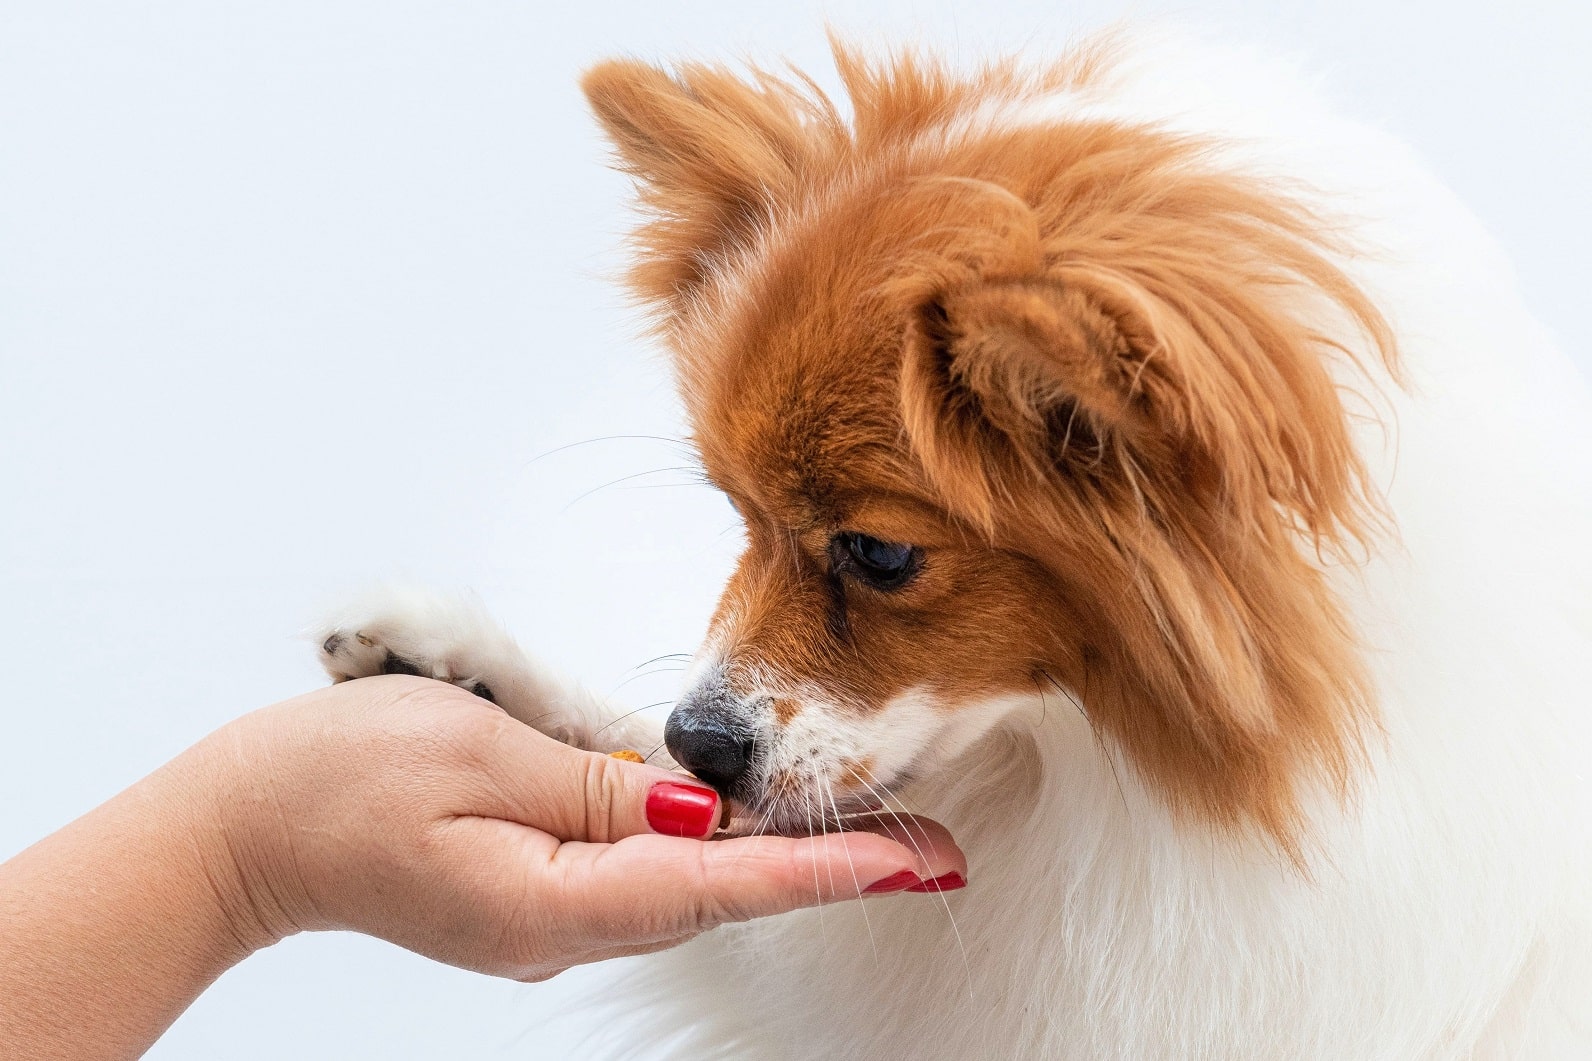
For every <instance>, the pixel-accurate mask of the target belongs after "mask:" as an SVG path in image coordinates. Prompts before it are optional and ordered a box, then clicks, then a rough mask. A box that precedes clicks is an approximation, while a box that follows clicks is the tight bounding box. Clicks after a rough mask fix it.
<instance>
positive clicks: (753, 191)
mask: <svg viewBox="0 0 1592 1061" xmlns="http://www.w3.org/2000/svg"><path fill="white" fill-rule="evenodd" d="M581 87H582V89H583V90H584V91H585V93H586V98H587V100H588V101H589V102H590V103H591V106H592V109H593V111H595V112H596V115H597V118H598V120H599V121H601V123H602V125H603V128H604V129H605V130H606V132H607V134H608V137H609V139H610V140H611V141H612V142H613V145H614V148H615V151H616V154H617V157H618V163H619V166H620V168H621V169H623V170H625V171H626V172H628V173H629V174H631V176H633V177H634V178H635V180H636V186H637V194H638V197H639V199H640V201H641V205H642V207H643V208H644V209H645V210H646V211H647V212H648V213H649V214H650V215H651V216H650V219H649V221H648V222H647V223H645V224H644V225H643V226H642V227H641V229H640V230H639V231H638V232H637V234H636V242H637V244H638V250H639V261H638V263H637V265H636V266H635V268H634V269H633V271H632V273H631V281H632V283H633V284H634V286H635V288H636V290H637V292H638V293H639V294H640V295H641V296H642V297H643V298H644V299H648V300H653V301H657V302H660V303H664V304H665V305H668V304H672V303H674V302H675V301H676V300H678V299H680V298H681V297H684V296H687V295H689V293H690V292H691V291H692V290H693V289H694V288H695V287H696V286H697V285H698V284H700V283H701V282H702V280H703V279H704V278H705V277H706V276H708V275H709V274H710V273H711V271H712V270H713V269H714V268H715V267H716V265H717V264H718V263H719V262H720V261H722V260H723V259H724V258H725V257H726V256H727V255H729V254H732V253H733V252H734V251H735V250H736V249H737V248H738V247H741V246H744V245H746V244H747V243H749V242H750V241H751V240H752V239H754V238H755V237H756V235H757V233H758V232H759V230H760V229H761V228H762V227H763V225H764V224H765V223H766V222H767V220H768V218H769V216H770V213H771V212H772V211H773V210H774V209H776V208H777V205H778V204H779V202H780V201H781V199H782V198H783V196H784V195H785V194H787V193H788V192H789V191H790V190H791V189H792V188H793V186H794V185H795V184H796V183H797V181H798V179H799V177H800V175H801V174H802V173H803V171H804V169H805V168H806V167H807V166H808V165H810V164H811V163H812V162H813V161H814V160H815V159H817V158H818V157H820V156H822V155H823V154H824V153H825V152H826V151H827V150H832V149H834V148H835V147H837V146H838V145H839V144H840V143H842V142H843V141H844V139H845V135H846V134H845V131H844V128H843V126H842V124H841V122H840V120H839V118H838V116H837V115H836V114H835V113H834V111H833V108H832V107H830V105H829V103H828V101H827V100H826V99H824V98H823V96H822V95H821V94H819V93H817V92H812V93H804V92H801V91H799V90H798V89H797V87H795V86H793V85H792V84H790V83H789V82H786V81H781V80H779V79H777V78H774V77H771V76H768V75H766V74H763V73H761V72H758V71H753V72H752V73H751V74H750V75H749V77H748V78H742V77H739V76H737V75H736V74H734V73H732V72H730V71H728V70H725V69H722V68H719V67H713V66H706V65H695V64H693V65H684V66H681V67H678V68H677V69H675V70H674V71H673V72H670V71H666V70H662V69H659V68H658V67H655V66H650V65H648V64H647V63H643V62H639V61H635V60H613V61H609V62H605V63H601V64H599V65H597V66H595V67H593V68H592V69H590V70H588V71H587V72H586V75H585V77H584V78H583V79H582V81H581Z"/></svg>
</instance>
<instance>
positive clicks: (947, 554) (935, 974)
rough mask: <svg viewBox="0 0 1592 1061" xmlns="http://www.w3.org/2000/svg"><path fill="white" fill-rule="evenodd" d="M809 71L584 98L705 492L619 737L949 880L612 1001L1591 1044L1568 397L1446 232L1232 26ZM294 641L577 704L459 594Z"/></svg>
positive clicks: (1329, 1054)
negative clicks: (649, 707)
mask: <svg viewBox="0 0 1592 1061" xmlns="http://www.w3.org/2000/svg"><path fill="white" fill-rule="evenodd" d="M835 54H836V60H837V64H838V66H839V70H840V75H841V79H842V81H843V82H844V86H845V93H846V97H847V100H846V103H847V104H848V106H846V107H844V108H843V107H842V106H841V105H839V104H837V103H835V102H833V101H832V100H831V99H830V98H828V97H827V96H826V95H824V94H823V93H822V92H821V91H819V90H818V89H817V88H816V87H815V86H814V85H813V84H812V83H811V82H810V81H808V80H807V79H805V78H802V77H800V76H795V75H790V76H781V75H775V74H772V73H767V72H760V71H752V72H751V73H749V74H744V75H737V74H735V73H733V72H730V71H727V70H725V69H721V68H717V67H712V66H706V65H682V66H679V67H676V68H674V69H673V70H672V71H665V70H662V69H658V68H655V67H653V66H650V65H647V64H644V63H640V62H631V61H619V62H612V63H608V64H605V65H602V66H599V67H598V68H596V69H594V70H592V71H591V72H590V73H589V74H588V76H587V78H586V81H585V89H586V93H587V95H588V97H589V99H590V100H591V103H592V105H593V107H594V109H595V111H596V113H597V115H598V117H599V119H600V120H601V122H602V124H603V126H604V128H605V129H606V130H607V132H608V134H609V136H610V137H611V139H612V141H613V143H614V146H615V148H616V150H617V154H618V159H619V162H620V164H621V165H622V166H623V167H624V169H625V170H627V171H628V172H629V173H631V174H632V175H633V176H634V178H635V180H636V183H637V187H638V190H639V197H640V202H641V205H642V207H643V208H644V210H645V211H646V212H647V219H646V220H645V222H644V223H643V225H642V226H641V228H640V229H639V232H638V234H637V238H636V264H635V267H634V270H633V273H632V275H631V282H632V285H633V288H634V291H635V292H636V294H637V295H638V296H639V297H640V299H641V300H642V301H643V302H644V303H645V304H646V305H647V306H648V308H649V309H650V310H651V311H652V313H653V314H654V319H655V320H656V322H657V325H658V331H659V334H660V335H661V337H662V339H663V340H664V341H665V342H666V343H667V344H668V346H669V348H670V349H671V350H672V352H673V354H674V357H675V361H676V364H677V366H678V375H679V379H680V384H681V388H682V393H683V395H684V398H685V403H686V407H687V410H688V413H689V416H690V420H691V423H692V425H693V430H694V437H695V441H696V443H697V446H698V448H699V450H700V454H701V459H702V463H703V466H704V468H705V470H706V472H707V474H708V475H709V476H710V477H711V479H712V480H713V482H714V483H716V484H717V485H718V486H719V487H720V488H722V489H723V490H724V491H725V493H727V494H728V495H729V496H730V498H731V499H732V500H733V501H734V503H735V505H736V507H737V508H738V510H739V511H740V514H741V516H742V518H743V519H744V521H745V524H746V533H747V541H748V545H747V549H746V553H745V555H744V557H743V559H742V561H741V563H740V566H739V568H738V569H737V571H736V572H735V574H734V576H733V578H732V579H731V581H730V584H729V585H728V587H727V588H726V590H725V592H724V596H723V600H722V603H721V605H720V607H719V609H718V612H717V614H716V615H715V617H714V619H713V622H712V625H711V628H710V630H709V632H708V635H707V638H706V642H705V646H704V648H703V649H702V651H701V653H700V654H699V656H698V658H697V660H696V662H695V665H694V668H693V671H692V674H691V675H690V677H689V681H688V686H687V690H686V692H685V694H684V696H683V698H682V700H681V701H680V703H679V704H678V705H677V706H676V708H675V709H674V712H673V714H672V715H671V716H670V719H669V722H668V726H667V731H666V736H667V740H668V748H669V751H670V752H671V753H672V755H673V756H674V758H675V760H676V761H677V762H679V763H680V764H681V765H683V766H686V767H688V768H691V769H693V770H694V771H695V772H696V773H698V774H699V775H700V776H701V777H702V778H704V779H705V780H707V781H710V782H711V783H712V784H714V785H715V786H717V787H718V788H720V789H721V790H722V791H723V792H724V793H726V794H727V795H728V796H730V797H732V798H733V799H734V800H735V801H736V802H737V803H739V804H740V805H741V806H742V807H743V808H745V809H746V812H747V815H746V818H745V820H744V822H743V824H744V825H745V826H746V827H748V828H769V829H776V830H780V831H785V832H792V831H799V832H805V831H807V830H810V829H816V828H818V827H820V826H821V825H827V824H828V823H829V822H831V821H833V820H834V819H836V818H838V817H841V816H843V815H845V814H846V813H848V812H849V811H852V810H860V809H863V808H868V807H878V806H881V805H883V806H893V805H896V802H897V800H900V801H902V802H904V803H906V804H909V805H911V806H912V808H913V809H914V810H919V811H922V812H924V813H927V814H929V815H931V816H934V817H937V818H939V819H941V820H942V821H944V822H945V823H947V824H948V825H949V826H950V828H951V829H952V831H953V833H954V834H955V835H956V836H957V837H958V838H960V840H961V841H962V843H963V845H964V846H965V847H966V849H967V851H968V854H969V859H970V877H971V880H970V882H969V885H968V887H967V888H966V889H965V890H961V891H957V892H954V893H947V894H946V895H944V896H943V897H939V898H936V897H932V896H931V897H929V898H928V899H921V898H916V897H903V898H901V899H895V900H890V901H876V902H870V903H867V904H850V905H848V906H847V907H845V908H835V907H832V908H829V909H827V910H825V911H823V912H822V913H821V914H820V913H809V914H798V915H792V916H789V917H786V918H782V919H778V920H776V921H773V922H768V923H760V924H754V925H747V926H742V927H739V928H736V929H727V930H721V931H719V932H718V933H715V934H714V936H713V937H712V938H705V939H704V940H702V941H699V942H698V943H696V944H693V945H691V946H689V947H686V948H684V949H683V950H681V951H679V952H677V953H675V954H672V955H668V956H663V957H660V958H655V959H648V960H647V963H648V964H647V968H646V970H644V971H643V972H642V973H641V974H640V976H641V979H642V981H643V982H642V983H640V984H638V985H637V986H636V990H635V991H633V992H631V993H630V994H628V995H626V996H625V1006H626V1008H627V1010H628V1011H629V1017H630V1018H631V1021H630V1023H631V1024H632V1025H633V1026H634V1027H633V1029H632V1031H631V1034H633V1035H635V1036H638V1037H640V1041H648V1042H652V1043H654V1044H659V1046H660V1048H661V1044H664V1043H669V1044H671V1048H672V1049H675V1050H678V1051H679V1052H680V1053H681V1055H682V1056H704V1055H709V1054H715V1053H719V1054H724V1055H728V1056H755V1057H801V1058H842V1057H844V1058H879V1059H884V1058H902V1057H911V1058H1017V1057H1022V1058H1091V1059H1092V1058H1122V1059H1129V1058H1131V1059H1144V1058H1224V1059H1225V1058H1268V1059H1270V1058H1290V1059H1294V1058H1324V1059H1325V1058H1330V1059H1344V1058H1427V1057H1434V1058H1435V1057H1445V1058H1446V1057H1465V1058H1483V1057H1499V1058H1503V1057H1510V1058H1522V1057H1529V1058H1547V1057H1588V1056H1592V977H1589V970H1588V967H1587V955H1588V954H1589V953H1592V926H1589V912H1592V887H1589V886H1588V883H1587V882H1588V880H1589V875H1588V870H1589V869H1592V856H1589V850H1592V845H1589V831H1592V798H1589V783H1588V776H1589V771H1588V770H1587V767H1586V764H1587V761H1588V758H1589V756H1592V723H1589V719H1588V711H1587V708H1588V704H1589V696H1588V694H1587V692H1586V687H1585V676H1584V671H1585V670H1586V669H1587V666H1588V664H1592V564H1589V560H1588V549H1587V543H1588V542H1589V541H1592V437H1589V432H1588V425H1589V423H1592V417H1589V415H1588V414H1589V403H1588V400H1587V396H1586V391H1585V388H1584V386H1583V385H1582V384H1581V383H1580V382H1579V381H1578V380H1577V378H1576V376H1575V373H1574V372H1573V370H1572V369H1571V368H1570V366H1569V365H1568V363H1567V362H1566V361H1565V360H1564V359H1563V357H1562V356H1561V355H1559V354H1558V353H1557V352H1556V351H1555V350H1554V348H1553V344H1552V342H1551V340H1550V338H1549V337H1548V336H1547V335H1546V334H1545V333H1544V331H1543V329H1542V328H1541V327H1539V326H1538V325H1537V324H1535V323H1534V322H1533V321H1532V319H1531V318H1530V316H1529V315H1528V314H1527V313H1526V311H1525V310H1524V309H1523V308H1522V306H1521V304H1520V302H1519V299H1518V297H1517V296H1516V294H1515V293H1514V291H1513V289H1512V285H1511V281H1510V278H1509V275H1508V272H1507V269H1506V268H1505V266H1504V265H1503V264H1502V263H1501V262H1500V261H1499V258H1498V254H1497V252H1496V251H1495V249H1494V248H1493V246H1492V245H1491V244H1490V243H1489V241H1488V240H1487V238H1486V237H1485V236H1484V235H1483V233H1482V232H1481V231H1480V230H1479V228H1478V226H1477V225H1476V223H1475V222H1474V221H1473V220H1471V219H1470V218H1469V217H1468V215H1467V214H1466V213H1465V212H1464V211H1463V209H1462V208H1461V207H1459V206H1458V205H1457V204H1456V203H1455V202H1454V200H1453V198H1452V197H1451V196H1450V194H1449V193H1448V192H1446V191H1445V190H1444V189H1443V188H1442V187H1441V186H1440V185H1438V184H1437V183H1436V182H1435V181H1434V180H1433V179H1432V178H1430V177H1429V176H1427V175H1426V174H1425V173H1424V172H1423V171H1422V169H1421V167H1420V166H1419V165H1418V164H1417V163H1416V162H1415V161H1414V159H1413V158H1412V157H1411V155H1410V154H1409V152H1408V151H1406V150H1405V149H1403V148H1401V147H1400V146H1398V145H1397V144H1395V143H1393V142H1391V141H1390V140H1389V139H1388V138H1387V137H1385V136H1383V135H1381V134H1379V133H1377V132H1375V131H1373V130H1369V129H1366V128H1363V127H1361V126H1357V125H1354V124H1351V123H1349V122H1346V121H1343V120H1341V119H1338V118H1336V117H1333V116H1332V115H1331V114H1329V113H1327V112H1326V111H1325V110H1324V109H1323V108H1322V107H1321V106H1320V105H1319V104H1318V103H1317V102H1315V101H1314V100H1313V99H1312V98H1311V96H1310V94H1309V93H1308V92H1307V91H1305V89H1304V88H1303V87H1302V85H1301V82H1300V81H1299V80H1298V78H1297V77H1296V76H1294V75H1293V74H1292V73H1291V72H1289V71H1288V70H1286V69H1283V68H1281V67H1279V66H1277V65H1275V64H1269V63H1267V62H1264V61H1260V60H1257V59H1256V58H1255V57H1253V56H1250V55H1247V54H1244V53H1240V52H1237V51H1234V50H1231V49H1225V48H1212V47H1207V46H1203V45H1191V44H1188V43H1180V42H1175V41H1170V40H1167V39H1164V38H1160V37H1143V36H1132V35H1120V34H1119V35H1116V36H1113V37H1111V38H1109V39H1101V40H1095V41H1092V42H1090V43H1088V44H1087V45H1085V46H1083V47H1081V48H1079V49H1078V50H1077V51H1075V52H1074V53H1073V54H1071V55H1070V56H1068V57H1067V58H1065V59H1064V60H1062V61H1060V62H1058V63H1056V64H1054V65H1050V66H1045V67H1043V68H1035V69H1025V68H1023V67H1020V66H1018V65H1015V64H1003V65H996V66H991V67H988V68H985V69H983V70H982V71H979V72H977V73H973V74H966V75H962V74H957V73H954V72H953V71H952V70H950V69H949V68H947V67H945V66H943V65H940V64H938V63H935V62H933V61H930V60H927V59H924V58H922V57H917V56H911V55H900V56H896V57H894V58H890V59H887V60H884V61H878V62H871V61H869V60H867V59H865V58H864V57H862V56H861V55H859V54H857V53H856V52H854V51H852V50H849V49H847V48H846V47H844V46H840V45H837V46H836V50H835ZM848 112H849V113H848ZM1524 193H1525V191H1524V190H1523V194H1524ZM327 633H328V634H329V635H330V634H333V633H337V634H339V635H342V636H338V637H333V638H331V639H330V640H328V642H327V644H328V646H329V648H330V649H334V650H335V651H329V652H328V653H327V656H326V664H327V666H328V669H329V670H331V671H332V672H333V673H334V674H335V675H337V676H342V677H346V676H353V675H357V674H363V673H369V672H372V671H378V670H381V669H383V668H384V667H385V668H386V669H414V670H419V671H421V672H423V673H427V674H435V675H437V676H439V677H443V678H446V679H448V680H454V681H458V682H460V683H461V684H465V685H471V686H474V685H477V684H481V685H482V686H483V691H486V692H489V693H490V695H492V696H493V698H494V699H496V700H497V701H498V702H499V703H500V704H502V705H503V706H504V707H505V708H506V709H507V710H509V711H511V712H512V713H514V714H516V715H518V716H519V717H521V718H524V719H526V720H527V721H531V720H537V724H538V725H540V726H542V727H543V728H548V727H551V728H552V731H553V732H555V733H556V734H557V735H558V736H560V737H561V738H562V739H566V740H570V741H572V742H574V743H577V744H583V743H584V744H589V743H590V742H591V741H592V739H593V735H594V734H596V733H597V732H598V730H599V729H600V728H601V727H602V726H603V725H604V723H605V721H606V720H605V719H604V718H603V717H602V712H601V710H600V708H599V707H598V705H596V704H595V702H593V701H592V700H590V699H589V698H586V697H583V696H582V695H581V694H578V693H569V692H563V691H560V690H559V689H558V688H557V687H556V686H555V685H553V684H552V683H551V682H550V681H549V680H548V679H547V678H545V677H544V676H542V675H541V672H540V671H539V670H538V669H537V668H535V667H534V666H532V665H531V664H530V663H528V662H527V661H526V660H525V658H524V657H523V656H521V655H520V653H519V651H518V649H516V648H514V647H513V645H512V643H511V642H509V641H507V639H506V638H505V637H504V636H503V635H502V634H500V633H498V632H496V630H495V628H494V627H492V626H491V625H490V624H489V623H486V622H485V621H484V620H482V619H481V618H480V617H479V616H478V615H476V614H475V613H473V612H471V611H470V610H469V609H467V608H464V607H463V606H460V605H456V604H450V603H447V602H440V603H439V602H426V601H420V600H416V599H400V600H395V601H388V602H378V603H375V604H371V605H367V606H366V608H365V610H363V611H360V612H356V613H351V615H350V616H348V617H345V618H344V619H343V620H341V621H340V622H338V623H337V624H334V625H333V626H332V627H329V628H328V630H327ZM355 635H360V636H355ZM644 725H645V723H644V722H640V721H638V720H637V719H629V720H626V721H624V722H623V723H621V724H620V725H618V726H615V727H613V728H610V729H607V730H606V731H604V732H603V737H604V738H605V740H606V743H607V744H608V746H635V747H643V748H650V747H651V746H652V744H653V743H656V740H657V738H656V737H655V736H654V737H652V739H651V740H650V741H649V739H648V737H649V735H648V734H646V733H643V732H640V731H638V729H637V727H638V726H644ZM865 917H866V918H867V919H868V923H867V924H866V925H865V924H864V918H865ZM820 919H822V925H821V924H820ZM650 977H657V978H658V979H656V980H655V981H653V983H654V984H655V987H656V988H661V987H662V986H663V985H667V987H668V990H667V995H668V996H669V998H670V999H671V1001H672V1004H673V1005H674V1007H675V1008H674V1009H672V1010H669V1009H664V1008H661V1007H651V1008H649V1007H647V1006H645V1005H644V1003H646V1002H648V1001H657V1000H659V999H661V998H663V997H664V994H665V992H664V991H662V990H661V989H658V990H655V993H654V994H653V995H652V996H651V997H650V998H649V996H648V995H647V993H646V983H645V981H647V980H648V978H650Z"/></svg>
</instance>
